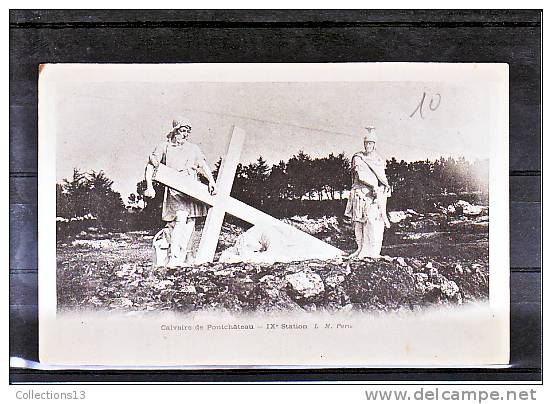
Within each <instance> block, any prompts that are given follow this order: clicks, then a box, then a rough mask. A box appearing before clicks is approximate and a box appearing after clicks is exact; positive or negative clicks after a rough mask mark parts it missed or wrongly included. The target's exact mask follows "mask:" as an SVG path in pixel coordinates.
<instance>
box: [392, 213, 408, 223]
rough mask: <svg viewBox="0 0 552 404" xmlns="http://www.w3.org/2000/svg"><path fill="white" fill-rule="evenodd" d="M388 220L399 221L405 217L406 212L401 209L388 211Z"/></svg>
mask: <svg viewBox="0 0 552 404" xmlns="http://www.w3.org/2000/svg"><path fill="white" fill-rule="evenodd" d="M388 216H389V221H390V222H391V223H399V222H401V221H403V220H405V219H406V212H403V211H400V210H399V211H392V212H388Z"/></svg>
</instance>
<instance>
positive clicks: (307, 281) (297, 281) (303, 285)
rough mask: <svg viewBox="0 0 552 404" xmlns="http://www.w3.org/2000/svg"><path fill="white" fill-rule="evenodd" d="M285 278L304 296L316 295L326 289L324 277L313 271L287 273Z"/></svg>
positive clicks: (296, 291)
mask: <svg viewBox="0 0 552 404" xmlns="http://www.w3.org/2000/svg"><path fill="white" fill-rule="evenodd" d="M285 279H286V280H287V281H288V283H289V284H290V285H291V288H292V289H293V291H294V292H295V293H297V294H298V295H300V296H301V297H304V298H308V297H312V296H316V295H318V294H320V293H322V292H323V291H324V282H322V278H320V276H319V275H318V274H315V273H313V272H311V271H301V272H297V273H294V274H291V275H286V277H285Z"/></svg>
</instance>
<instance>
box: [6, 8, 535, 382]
mask: <svg viewBox="0 0 552 404" xmlns="http://www.w3.org/2000/svg"><path fill="white" fill-rule="evenodd" d="M206 62H210V63H222V62H224V63H241V62H248V63H252V62H259V63H261V62H262V63H269V62H270V63H274V62H281V63H288V62H489V63H508V64H509V65H510V266H511V282H510V285H511V365H512V366H511V367H510V368H508V369H456V370H454V369H428V370H420V369H317V370H257V369H256V370H226V371H225V370H209V371H162V372H161V371H102V372H87V371H58V372H52V371H36V370H26V369H11V372H10V380H11V382H32V381H60V380H63V381H73V382H89V381H94V382H102V381H111V382H126V381H148V382H165V381H187V382H199V381H201V382H208V381H218V382H221V381H235V382H239V381H253V380H254V381H281V380H294V381H311V380H324V381H326V380H327V381H332V380H358V381H362V380H380V381H386V380H389V381H391V380H394V381H401V380H404V381H407V380H469V381H481V382H489V381H498V380H519V381H522V380H525V381H534V380H541V379H542V355H541V354H542V321H541V71H542V70H541V11H540V10H514V11H512V10H431V11H423V10H421V11H420V10H417V11H414V10H406V11H405V10H385V11H378V10H370V11H359V10H326V11H325V10H314V11H309V10H276V11H274V10H273V11H270V10H263V11H255V10H249V11H248V10H231V11H224V10H209V11H207V10H204V11H202V10H179V11H169V10H155V11H153V10H148V11H139V10H115V11H106V10H93V11H86V10H55V11H54V10H34V11H32V10H11V11H10V272H9V277H10V356H18V357H22V358H26V359H30V360H38V311H37V307H38V303H37V300H38V299H37V295H38V293H37V289H38V287H37V268H38V262H37V238H38V232H37V148H38V146H37V140H38V136H37V104H38V99H37V82H38V65H39V64H40V63H206Z"/></svg>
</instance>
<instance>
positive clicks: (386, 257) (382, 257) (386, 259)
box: [380, 255, 394, 262]
mask: <svg viewBox="0 0 552 404" xmlns="http://www.w3.org/2000/svg"><path fill="white" fill-rule="evenodd" d="M380 258H381V259H383V260H384V261H387V262H393V261H394V259H393V258H391V257H390V256H389V255H381V256H380Z"/></svg>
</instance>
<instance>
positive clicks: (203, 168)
mask: <svg viewBox="0 0 552 404" xmlns="http://www.w3.org/2000/svg"><path fill="white" fill-rule="evenodd" d="M197 167H198V169H199V171H200V172H201V173H202V174H203V175H205V177H207V180H209V192H210V193H211V194H212V195H214V194H215V193H216V190H215V178H214V177H213V172H212V171H211V167H209V163H207V158H206V157H205V155H204V154H203V153H202V152H201V150H200V149H199V148H198V150H197Z"/></svg>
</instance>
